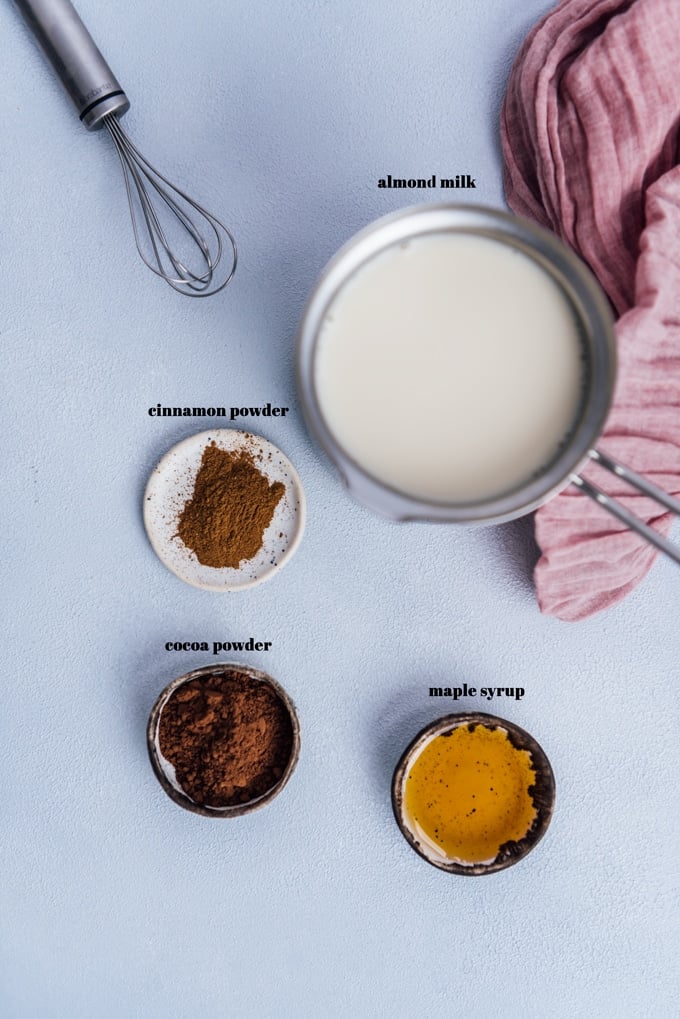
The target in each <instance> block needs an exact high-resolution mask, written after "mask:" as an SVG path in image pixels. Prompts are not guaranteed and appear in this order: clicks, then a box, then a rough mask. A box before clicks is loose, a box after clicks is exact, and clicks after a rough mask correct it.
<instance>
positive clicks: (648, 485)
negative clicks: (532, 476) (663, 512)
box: [570, 449, 680, 566]
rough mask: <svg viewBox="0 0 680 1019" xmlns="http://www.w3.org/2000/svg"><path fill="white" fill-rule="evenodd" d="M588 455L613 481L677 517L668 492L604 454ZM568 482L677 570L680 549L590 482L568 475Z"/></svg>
mask: <svg viewBox="0 0 680 1019" xmlns="http://www.w3.org/2000/svg"><path fill="white" fill-rule="evenodd" d="M588 455H589V456H590V457H591V459H592V460H595V462H596V463H599V464H600V466H601V467H604V468H605V469H606V470H608V471H611V473H612V474H616V475H617V477H619V478H623V480H624V481H625V482H626V483H627V484H629V485H630V486H631V488H634V489H636V491H638V492H640V493H641V494H642V495H648V496H649V497H650V498H652V499H654V500H655V502H657V503H659V505H660V506H663V507H664V508H665V509H667V510H670V512H671V513H675V514H676V516H680V500H678V499H675V498H674V497H673V496H672V495H669V494H668V492H664V490H663V489H662V488H659V487H658V486H657V485H654V484H652V482H651V481H649V480H648V479H647V478H643V477H642V475H640V474H636V472H635V471H632V470H631V469H630V468H629V467H625V466H624V465H623V464H621V463H619V462H618V460H614V459H613V457H611V456H607V454H606V453H602V452H600V450H598V449H591V450H590V451H589V454H588ZM570 481H571V483H572V484H573V485H577V486H578V488H580V490H581V491H582V492H583V493H584V494H585V495H588V496H590V498H591V499H593V500H594V501H595V502H597V503H599V504H600V506H602V507H603V509H606V510H607V512H608V513H611V515H612V516H614V517H616V519H617V520H620V521H621V523H622V524H625V525H626V527H629V528H630V529H631V531H635V533H636V534H639V535H640V537H641V538H644V539H645V541H648V542H649V544H650V545H654V547H655V548H658V549H659V551H660V552H663V553H664V554H665V555H667V556H668V557H669V558H670V559H672V560H673V561H674V562H676V563H677V564H678V565H679V566H680V548H679V547H678V546H677V545H674V544H673V542H672V541H669V540H668V538H664V536H663V535H662V534H659V532H658V531H655V530H654V528H653V527H650V526H649V524H646V523H645V522H644V520H640V518H639V517H636V516H635V514H634V513H631V512H630V510H628V509H626V507H625V506H622V505H621V503H620V502H617V501H616V499H612V498H611V496H609V495H607V494H606V493H605V492H603V491H602V490H601V489H600V488H598V487H597V485H593V484H592V482H590V481H586V479H585V478H582V477H580V475H578V474H572V475H571V478H570Z"/></svg>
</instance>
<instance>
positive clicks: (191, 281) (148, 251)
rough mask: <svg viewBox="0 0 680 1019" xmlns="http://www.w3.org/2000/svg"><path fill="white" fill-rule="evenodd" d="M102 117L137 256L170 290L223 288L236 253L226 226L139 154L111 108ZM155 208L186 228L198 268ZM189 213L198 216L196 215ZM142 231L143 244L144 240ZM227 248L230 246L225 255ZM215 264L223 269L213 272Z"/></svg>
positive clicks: (202, 293)
mask: <svg viewBox="0 0 680 1019" xmlns="http://www.w3.org/2000/svg"><path fill="white" fill-rule="evenodd" d="M103 121H104V123H105V124H106V127H107V128H108V130H109V134H110V135H111V137H112V139H113V142H114V144H115V146H116V151H117V152H118V157H119V159H120V164H121V167H122V169H123V177H124V180H125V189H126V192H127V200H128V206H129V208H130V218H131V220H132V229H133V232H134V236H135V244H136V245H137V250H138V252H139V254H140V257H141V258H142V261H143V262H144V263H145V264H146V265H147V266H148V267H149V269H151V271H152V272H154V273H155V274H156V275H157V276H160V277H161V278H162V279H164V280H165V282H166V283H168V284H169V285H170V286H171V287H172V288H173V290H176V291H178V293H181V294H185V295H186V296H188V297H209V296H211V295H212V294H216V293H218V292H219V291H220V290H223V289H224V288H225V287H226V286H227V284H228V283H229V282H230V280H231V278H232V276H233V275H234V272H235V271H236V262H237V258H238V255H237V249H236V241H235V240H234V237H233V235H232V233H231V231H230V230H229V229H228V228H227V227H226V226H225V225H224V223H222V222H221V221H220V220H219V219H217V217H216V216H213V215H212V213H210V212H208V211H207V209H205V208H204V207H203V206H202V205H199V204H198V202H196V201H194V199H193V198H191V197H190V196H189V195H187V194H186V192H184V191H182V190H181V189H180V188H178V187H177V186H176V185H175V184H173V183H171V181H169V180H168V178H167V177H165V176H164V175H163V174H162V173H160V171H159V170H157V169H156V167H155V166H153V164H152V163H150V162H149V160H148V159H147V158H146V157H145V156H144V155H142V153H141V152H140V151H139V149H138V148H137V146H136V145H135V144H134V143H133V142H132V141H131V139H130V138H129V137H128V135H127V134H126V133H125V131H124V130H123V128H122V127H121V125H120V123H119V121H118V118H117V116H116V115H115V114H113V113H111V114H108V115H107V116H105V117H104V118H103ZM150 189H151V191H150ZM154 194H155V196H156V198H154V197H153V196H154ZM154 202H156V204H154ZM158 203H160V205H158ZM181 203H183V204H181ZM159 210H160V213H161V214H162V213H163V212H164V211H165V212H167V213H169V214H170V217H174V220H175V221H176V222H177V223H179V225H180V226H181V227H182V228H183V230H184V231H185V233H186V236H187V237H188V238H189V240H190V242H191V246H192V247H193V248H194V249H195V251H196V253H197V257H198V265H199V268H198V270H197V269H195V268H193V269H192V268H190V267H189V266H187V265H186V264H185V261H184V260H183V259H182V257H181V256H180V255H179V254H178V252H177V251H176V250H175V249H174V248H173V247H172V245H171V243H170V241H169V239H168V236H167V233H166V228H165V227H164V226H163V222H162V219H161V215H159ZM193 213H195V214H196V215H197V216H198V217H199V218H198V221H197V220H196V218H195V217H194V216H193ZM167 218H168V217H167V216H166V219H167ZM205 228H207V231H206V230H205ZM143 231H144V234H145V236H146V240H147V242H148V243H147V245H145V244H144V241H143ZM206 233H207V237H206ZM227 251H231V259H230V260H229V257H228V255H227ZM220 266H221V267H222V269H223V270H225V269H226V271H223V272H218V270H219V269H220Z"/></svg>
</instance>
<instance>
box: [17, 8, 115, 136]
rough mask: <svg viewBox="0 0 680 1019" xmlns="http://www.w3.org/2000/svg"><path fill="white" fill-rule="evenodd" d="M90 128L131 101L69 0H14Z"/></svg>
mask: <svg viewBox="0 0 680 1019" xmlns="http://www.w3.org/2000/svg"><path fill="white" fill-rule="evenodd" d="M15 3H16V5H17V7H18V8H19V10H20V11H21V13H22V14H23V16H24V18H25V20H26V22H27V23H28V25H29V27H30V28H31V30H32V31H33V33H34V35H35V37H36V39H37V40H38V42H39V43H40V45H41V47H42V49H43V51H44V53H45V55H46V56H47V58H48V60H49V61H50V63H51V64H52V66H53V67H54V69H55V71H56V72H57V74H58V76H59V78H60V79H61V82H62V84H63V85H64V87H65V88H66V91H67V92H68V94H69V95H70V96H71V99H72V100H73V102H74V104H75V107H76V109H77V111H78V115H79V117H80V119H81V120H82V122H83V124H84V125H85V127H87V128H88V129H89V130H94V129H95V128H98V127H101V125H102V119H103V117H105V116H106V115H107V114H108V113H118V114H119V115H121V114H123V113H125V111H126V110H128V109H129V108H130V103H129V100H128V98H127V96H126V95H125V92H124V91H123V89H122V88H121V86H120V83H119V82H118V79H117V78H116V76H115V75H114V73H113V71H112V70H111V68H110V67H109V65H108V64H107V63H106V61H105V60H104V57H103V56H102V55H101V53H100V52H99V50H98V49H97V46H96V45H95V43H94V40H93V39H92V36H91V35H90V33H89V32H88V30H87V29H86V28H85V25H84V24H83V23H82V21H81V20H80V18H79V17H78V14H77V12H76V11H75V9H74V7H73V5H72V4H71V3H70V2H69V0H15Z"/></svg>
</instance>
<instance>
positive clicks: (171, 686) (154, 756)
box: [146, 662, 300, 818]
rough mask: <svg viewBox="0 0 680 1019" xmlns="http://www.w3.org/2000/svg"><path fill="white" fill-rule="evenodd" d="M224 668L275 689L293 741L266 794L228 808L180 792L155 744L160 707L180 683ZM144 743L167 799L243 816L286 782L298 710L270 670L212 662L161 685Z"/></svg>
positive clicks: (196, 809)
mask: <svg viewBox="0 0 680 1019" xmlns="http://www.w3.org/2000/svg"><path fill="white" fill-rule="evenodd" d="M227 671H229V672H237V673H239V674H240V675H242V676H247V677H248V678H249V679H252V680H254V681H256V682H260V683H264V684H265V685H266V686H268V687H269V688H270V689H271V690H273V691H274V693H275V694H276V695H277V697H278V698H279V700H280V701H281V702H282V703H283V705H284V707H285V708H286V711H287V712H288V716H289V718H290V722H291V727H292V736H293V742H292V746H291V752H290V758H289V760H288V763H287V765H286V767H285V768H284V771H283V774H282V775H281V778H280V779H279V780H278V781H277V782H276V783H275V784H274V785H273V786H272V787H271V788H270V789H268V790H267V791H266V792H265V793H263V794H262V795H261V796H258V797H257V798H256V799H253V800H248V802H247V803H237V804H234V805H233V806H229V807H211V806H208V805H206V804H202V803H197V802H196V801H195V800H192V799H191V797H190V796H188V795H187V793H185V792H183V791H182V790H181V789H180V788H179V787H178V786H176V785H174V784H173V782H172V781H171V780H170V778H169V777H168V775H167V773H166V772H165V769H164V767H163V764H162V761H161V756H162V755H161V754H160V748H159V747H158V743H157V738H158V726H159V723H160V717H161V713H162V711H163V708H164V707H165V705H166V704H167V702H168V701H169V699H170V698H171V697H172V695H173V694H174V692H175V691H176V690H177V689H178V688H179V687H180V686H183V685H184V684H185V683H189V682H191V680H194V679H201V678H202V677H207V676H214V675H221V674H223V673H225V672H227ZM146 746H147V751H148V754H149V760H150V762H151V767H152V768H153V771H154V774H155V776H156V778H157V779H158V781H159V783H160V785H161V786H162V788H163V789H164V791H165V792H166V793H167V795H168V796H169V797H170V799H171V800H173V801H174V802H175V803H177V804H178V805H179V806H180V807H184V809H185V810H190V811H191V812H192V813H194V814H201V815H202V816H203V817H216V818H223V817H242V816H243V815H244V814H250V813H252V812H253V811H254V810H259V809H260V808H261V807H264V806H266V805H267V804H268V803H271V801H272V800H273V799H274V798H275V797H276V796H278V795H279V793H280V792H281V790H282V789H283V788H284V786H285V785H286V784H287V783H288V781H289V779H290V777H291V775H292V774H293V771H294V770H295V767H296V765H297V763H298V759H299V757H300V720H299V718H298V713H297V709H296V707H295V704H294V703H293V701H292V699H291V697H290V695H289V694H288V693H287V692H286V690H284V688H283V687H282V686H281V684H280V683H278V682H277V681H276V680H275V679H274V678H273V677H272V676H270V675H269V673H267V672H264V671H263V670H262V669H256V668H254V667H253V666H251V665H244V664H243V663H242V662H214V663H212V664H211V665H205V666H202V667H201V668H198V669H192V670H191V671H190V672H185V673H184V674H183V675H182V676H178V677H177V678H176V679H173V680H172V681H171V682H170V683H168V685H167V686H165V687H164V688H163V690H161V692H160V694H159V695H158V697H157V698H156V701H155V702H154V705H153V707H152V708H151V712H150V713H149V720H148V722H147V726H146Z"/></svg>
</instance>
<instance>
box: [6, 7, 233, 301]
mask: <svg viewBox="0 0 680 1019" xmlns="http://www.w3.org/2000/svg"><path fill="white" fill-rule="evenodd" d="M15 3H16V5H17V7H18V8H19V10H20V11H21V13H22V14H23V16H24V18H25V20H26V21H27V23H28V25H29V27H30V28H31V30H32V31H33V33H34V35H35V36H36V38H37V40H38V42H39V43H40V45H41V47H42V49H43V51H44V52H45V55H46V56H47V58H48V59H49V61H50V62H51V64H52V66H53V67H54V69H55V71H56V73H57V75H58V76H59V78H60V80H61V82H62V84H63V85H64V87H65V88H66V91H67V92H68V94H69V95H70V96H71V99H72V100H73V102H74V104H75V107H76V109H77V111H78V114H79V116H80V119H81V121H82V123H83V124H84V125H85V127H87V128H88V130H90V131H92V130H96V129H98V128H101V127H104V126H105V127H106V128H108V131H109V134H110V135H111V138H112V139H113V142H114V144H115V146H116V150H117V152H118V156H119V158H120V163H121V166H122V168H123V176H124V180H125V189H126V192H127V200H128V205H129V207H130V217H131V219H132V229H133V232H134V237H135V243H136V245H137V250H138V251H139V254H140V256H141V258H142V260H143V261H144V263H145V264H146V265H147V266H148V267H149V269H151V271H152V272H154V273H155V274H156V275H157V276H160V277H161V279H163V280H165V282H166V283H168V284H169V285H170V286H171V287H172V288H173V290H176V291H178V293H180V294H186V295H187V296H188V297H209V296H210V295H211V294H216V293H218V292H219V291H220V290H223V289H224V288H225V287H226V285H227V284H228V283H229V282H230V280H231V279H232V277H233V275H234V272H235V271H236V261H237V251H236V241H235V240H234V237H233V235H232V233H231V231H230V230H229V229H228V228H227V227H226V226H225V225H224V223H222V222H221V221H220V220H219V219H218V218H217V217H216V216H214V215H213V214H212V213H210V212H208V210H207V209H205V208H204V207H203V206H202V205H199V204H198V202H196V201H194V199H193V198H190V197H189V195H188V194H186V192H184V191H182V190H181V189H180V188H178V187H177V186H176V185H174V184H172V183H171V182H170V181H169V180H168V178H167V177H164V176H163V174H162V173H160V172H159V171H158V170H157V169H156V168H155V167H154V166H153V165H152V164H151V163H150V162H149V161H148V159H146V157H145V156H143V155H142V153H141V152H140V151H139V149H138V148H137V146H136V145H135V144H134V143H133V142H132V141H131V140H130V138H129V137H128V135H127V134H126V133H125V131H124V130H123V128H122V127H121V125H120V122H119V118H120V117H122V116H123V114H124V113H126V112H127V110H129V108H130V101H129V100H128V97H127V96H126V95H125V92H124V91H123V89H122V88H121V86H120V84H119V82H118V80H117V79H116V77H115V75H114V74H113V72H112V71H111V68H110V67H109V65H108V64H107V63H106V61H105V60H104V58H103V56H102V55H101V53H100V52H99V50H98V49H97V46H96V45H95V43H94V41H93V39H92V36H91V35H90V33H89V32H88V31H87V29H86V28H85V26H84V24H83V23H82V21H81V20H80V18H79V16H78V14H77V13H76V11H75V9H74V7H73V5H72V4H71V3H70V2H69V0H15Z"/></svg>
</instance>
